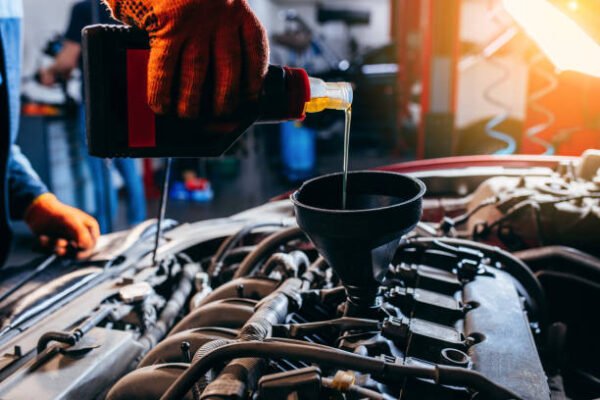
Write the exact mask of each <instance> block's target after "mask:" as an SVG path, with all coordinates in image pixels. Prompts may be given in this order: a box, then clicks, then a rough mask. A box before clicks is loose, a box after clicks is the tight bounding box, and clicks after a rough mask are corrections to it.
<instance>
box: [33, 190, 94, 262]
mask: <svg viewBox="0 0 600 400" xmlns="http://www.w3.org/2000/svg"><path fill="white" fill-rule="evenodd" d="M25 222H26V223H27V225H29V228H30V229H31V231H32V232H33V233H34V234H35V235H36V236H37V237H38V239H39V241H40V244H41V246H42V247H43V248H44V249H47V250H50V251H53V252H55V253H56V254H58V255H59V256H64V255H66V254H67V252H68V251H70V250H74V251H77V252H78V254H77V256H78V258H85V257H86V256H88V255H89V254H90V253H91V251H92V250H93V248H94V246H95V245H96V240H97V239H98V237H99V236H100V228H99V226H98V222H96V220H95V219H94V218H93V217H91V216H90V215H88V214H86V213H84V212H83V211H81V210H78V209H77V208H74V207H71V206H68V205H66V204H63V203H61V202H60V201H59V200H58V199H57V198H56V197H55V196H54V195H53V194H51V193H45V194H43V195H41V196H39V197H38V198H37V199H35V200H34V201H33V203H32V204H31V205H30V206H29V208H27V210H26V211H25Z"/></svg>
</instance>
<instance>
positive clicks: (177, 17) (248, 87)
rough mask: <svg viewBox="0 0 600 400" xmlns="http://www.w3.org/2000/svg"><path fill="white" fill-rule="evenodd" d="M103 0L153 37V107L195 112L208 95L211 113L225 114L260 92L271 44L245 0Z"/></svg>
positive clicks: (150, 82)
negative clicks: (211, 107) (211, 108)
mask: <svg viewBox="0 0 600 400" xmlns="http://www.w3.org/2000/svg"><path fill="white" fill-rule="evenodd" d="M104 1H105V3H106V4H107V5H108V6H109V7H110V8H111V10H112V12H113V17H115V18H116V19H118V20H120V21H122V22H124V23H126V24H130V25H135V26H137V27H138V28H140V29H143V30H145V31H146V32H148V34H149V36H150V60H149V62H148V104H149V105H150V108H152V110H153V111H154V112H156V113H161V114H164V113H168V112H171V111H174V110H176V111H177V114H178V115H180V116H183V117H194V116H197V115H198V114H199V112H200V108H201V103H202V105H203V106H204V103H205V100H206V99H207V98H208V100H209V102H210V103H212V106H213V110H212V113H214V114H215V115H217V116H224V115H227V114H231V113H232V112H234V111H235V110H236V108H237V106H238V104H239V102H240V101H241V102H244V101H246V100H253V99H255V98H256V97H257V96H258V94H259V92H260V90H261V87H262V81H263V78H264V76H265V74H266V72H267V67H268V56H269V55H268V53H269V45H268V41H267V36H266V33H265V30H264V28H263V26H262V25H261V24H260V21H259V20H258V19H257V17H256V15H254V13H253V12H252V10H251V9H250V7H249V5H248V3H247V1H246V0H104ZM207 91H208V92H209V93H204V94H203V92H207ZM211 94H212V95H211ZM202 112H203V113H205V110H204V109H203V110H202Z"/></svg>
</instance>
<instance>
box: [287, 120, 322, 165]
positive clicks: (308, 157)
mask: <svg viewBox="0 0 600 400" xmlns="http://www.w3.org/2000/svg"><path fill="white" fill-rule="evenodd" d="M316 140H317V134H316V132H315V131H314V130H313V129H309V128H306V127H304V126H302V124H301V123H299V122H284V123H282V124H281V160H282V163H283V166H284V169H285V171H286V174H288V176H289V175H290V174H291V175H293V176H300V175H305V176H306V175H309V174H310V173H311V172H312V171H314V169H315V165H316Z"/></svg>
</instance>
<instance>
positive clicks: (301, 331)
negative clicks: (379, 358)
mask: <svg viewBox="0 0 600 400" xmlns="http://www.w3.org/2000/svg"><path fill="white" fill-rule="evenodd" d="M329 328H337V329H341V330H349V329H368V330H373V329H375V330H377V329H380V328H381V323H380V322H379V321H377V320H374V319H365V318H352V317H342V318H337V319H330V320H326V321H317V322H305V323H301V324H283V325H276V326H274V327H273V332H274V335H276V336H282V334H285V335H286V337H289V338H300V337H303V336H306V335H309V334H311V333H317V332H321V331H323V330H325V329H329Z"/></svg>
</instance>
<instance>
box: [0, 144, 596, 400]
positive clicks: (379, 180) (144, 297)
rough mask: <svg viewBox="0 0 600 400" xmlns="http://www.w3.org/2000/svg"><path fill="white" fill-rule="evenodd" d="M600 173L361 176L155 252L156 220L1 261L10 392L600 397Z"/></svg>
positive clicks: (167, 242) (0, 305)
mask: <svg viewBox="0 0 600 400" xmlns="http://www.w3.org/2000/svg"><path fill="white" fill-rule="evenodd" d="M599 167H600V156H599V155H598V154H596V153H594V152H590V153H588V154H585V155H584V156H582V157H580V158H559V157H545V158H535V157H531V158H529V159H527V160H525V159H516V160H515V159H513V160H510V161H509V160H502V159H500V158H493V157H487V158H485V159H473V158H471V159H463V160H462V161H461V162H460V163H458V162H457V161H456V159H454V160H449V161H448V162H446V163H441V164H440V163H438V164H428V165H424V164H418V165H416V164H410V163H408V164H406V165H400V166H390V167H386V168H383V170H388V171H393V172H401V173H403V175H400V174H397V173H389V172H385V171H383V172H366V171H363V172H355V173H352V174H351V176H350V178H349V179H350V180H349V185H350V186H349V187H351V185H352V182H356V185H358V184H359V183H358V182H361V183H360V185H362V186H368V185H373V186H375V187H377V188H379V189H378V190H383V191H384V192H385V193H383V194H385V195H386V197H385V199H384V200H385V201H382V199H381V198H378V199H372V198H368V196H359V195H357V196H355V198H352V197H350V198H349V201H350V204H351V205H352V204H353V202H354V206H351V207H350V208H349V210H350V211H346V210H344V211H339V212H333V211H327V210H331V209H333V208H335V207H333V206H332V203H331V202H332V201H333V200H331V199H332V197H335V196H334V194H333V193H334V192H335V193H337V192H336V190H337V186H336V184H335V182H337V181H336V180H337V179H339V175H336V174H334V175H328V176H324V177H320V178H317V179H316V180H312V181H309V182H307V183H305V184H304V185H303V186H302V187H301V188H300V189H299V190H298V191H297V192H295V193H294V194H293V195H292V196H291V200H290V199H288V198H287V196H283V197H282V199H280V200H274V201H271V202H269V203H267V204H265V205H263V206H260V207H257V208H255V209H251V210H248V211H245V212H243V213H240V214H237V215H234V216H232V217H229V218H222V219H214V220H208V221H200V222H196V223H177V222H175V221H170V220H167V221H164V223H163V225H164V226H165V232H164V235H163V237H162V240H161V243H160V245H159V247H158V252H157V254H156V259H157V260H158V262H153V255H152V247H153V244H154V243H153V234H154V233H155V231H156V229H157V228H156V221H154V220H151V221H147V222H145V223H143V224H141V225H139V226H138V227H136V228H133V229H132V230H130V231H125V232H117V233H113V234H110V235H105V236H103V237H102V238H101V243H100V244H99V246H98V251H97V252H96V254H94V255H92V256H91V257H90V258H89V259H86V260H79V261H77V260H69V259H57V258H54V257H50V258H42V259H39V260H36V261H34V262H32V263H29V264H27V265H24V266H19V267H15V268H9V269H6V270H5V271H3V273H4V274H5V275H4V276H5V277H6V278H5V279H4V280H3V282H2V283H1V285H2V291H1V293H2V295H0V299H1V300H0V315H1V317H2V330H1V332H0V350H1V351H0V398H2V399H31V398H36V399H97V398H107V399H110V400H122V399H163V400H166V399H194V400H198V399H269V400H274V399H550V398H552V399H569V398H572V399H593V398H596V397H598V396H600V367H599V366H598V363H597V359H598V356H600V345H599V344H598V340H597V338H596V336H595V332H598V325H599V324H598V322H597V318H595V317H594V315H595V314H594V311H593V310H594V309H596V307H597V306H598V305H599V303H600V302H599V300H598V299H599V297H598V290H599V288H600V259H598V258H597V257H598V256H599V255H600V254H598V253H600V246H599V245H598V240H599V239H598V238H599V237H600V224H599V221H598V218H599V216H600V208H599V200H600V179H599V178H598V176H599V175H598V174H597V172H598V168H599ZM421 182H422V183H421ZM425 187H426V188H427V191H425ZM381 188H385V189H381ZM388 197H389V198H388ZM373 202H375V203H373ZM361 205H364V206H365V207H361ZM367 206H368V207H367ZM363 209H368V210H367V211H370V210H374V209H376V210H377V211H376V212H363V211H364V210H363ZM323 210H326V211H323ZM361 210H363V211H361Z"/></svg>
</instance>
